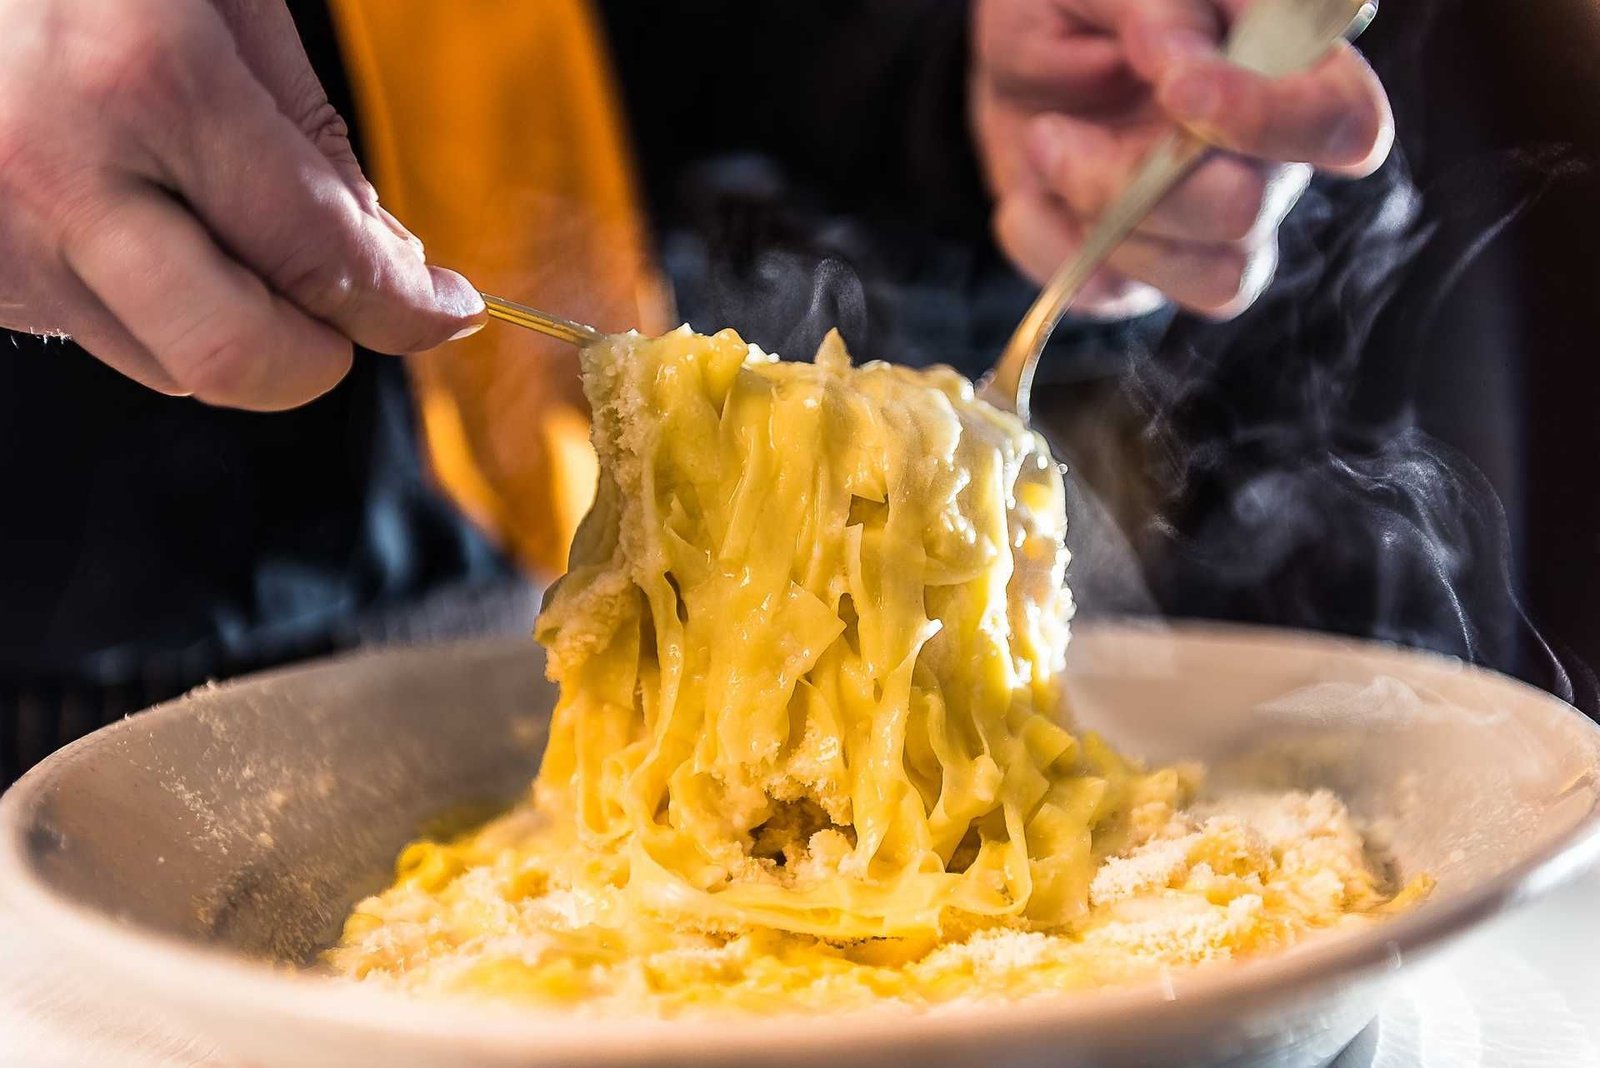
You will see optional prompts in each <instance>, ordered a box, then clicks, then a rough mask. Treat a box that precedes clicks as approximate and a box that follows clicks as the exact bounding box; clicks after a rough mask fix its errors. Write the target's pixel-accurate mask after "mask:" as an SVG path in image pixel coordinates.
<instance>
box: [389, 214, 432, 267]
mask: <svg viewBox="0 0 1600 1068" xmlns="http://www.w3.org/2000/svg"><path fill="white" fill-rule="evenodd" d="M377 208H378V218H380V219H382V220H383V222H384V225H385V226H387V227H388V228H389V232H390V233H392V234H394V236H396V237H398V238H399V239H400V240H402V241H404V242H405V243H406V244H408V245H410V246H411V248H412V249H413V251H415V252H416V254H417V256H418V258H420V259H421V260H422V261H423V262H427V258H428V254H427V250H426V249H425V248H423V246H422V239H421V238H419V237H417V235H416V234H414V233H412V232H411V231H410V230H407V229H406V228H405V224H403V223H402V222H401V221H400V220H399V219H396V218H395V217H394V216H393V215H391V214H390V213H389V209H388V208H386V207H384V206H383V205H382V204H379V205H377Z"/></svg>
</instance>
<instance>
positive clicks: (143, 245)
mask: <svg viewBox="0 0 1600 1068" xmlns="http://www.w3.org/2000/svg"><path fill="white" fill-rule="evenodd" d="M0 37H3V39H4V40H5V42H6V50H5V63H4V64H0V325H3V326H6V327H10V328H13V329H20V330H25V331H30V332H34V333H43V334H62V335H70V336H71V337H73V338H74V339H76V340H77V341H78V342H79V343H81V344H82V345H83V347H84V348H86V349H88V350H89V351H90V352H92V353H93V354H94V355H95V356H97V357H99V358H100V359H101V360H103V361H104V362H105V363H107V364H109V365H111V366H112V367H114V368H116V369H117V370H119V371H121V372H122V373H123V374H125V375H128V376H129V377H130V378H133V379H136V380H137V381H139V382H142V383H144V384H145V385H147V386H150V387H151V388H153V389H157V390H160V391H161V392H164V393H169V394H174V395H183V394H192V395H193V396H195V397H196V398H198V399H200V400H202V401H205V402H207V403H209V404H216V405H224V406H228V407H237V408H249V409H256V410H273V409H279V408H286V407H292V406H294V405H297V404H301V403H304V402H306V401H308V400H311V399H312V398H314V397H316V396H318V395H320V394H322V393H323V392H325V391H327V390H328V389H330V388H332V387H333V386H334V385H335V384H336V383H337V382H338V381H339V380H340V379H341V378H342V377H343V376H344V374H345V372H346V371H347V370H348V369H349V366H350V361H351V341H352V340H353V341H355V342H356V343H359V344H361V345H363V346H366V347H368V348H371V349H375V350H378V351H380V352H390V353H402V352H413V351H418V350H422V349H426V348H430V347H432V346H434V345H437V344H439V343H441V342H443V341H446V340H448V339H449V338H451V337H452V336H454V335H456V334H458V333H460V332H462V331H465V330H469V329H471V328H472V327H474V326H476V325H478V324H480V323H481V322H482V313H483V304H482V302H481V301H480V300H479V298H478V295H477V293H476V291H475V290H474V289H473V288H472V286H471V285H469V284H468V283H467V281H466V280H465V279H464V278H462V277H461V276H460V275H457V274H455V273H453V272H450V271H446V270H443V269H441V268H437V267H429V266H427V264H426V263H425V261H424V257H423V252H422V246H421V244H420V242H418V241H417V239H416V238H415V237H412V236H411V235H410V234H409V233H407V232H406V231H405V230H404V228H403V227H401V226H400V224H399V223H398V222H397V221H395V220H394V218H393V217H392V216H390V215H389V214H388V213H387V212H386V211H384V209H383V208H381V207H380V206H379V205H378V198H377V194H376V192H375V191H374V190H373V188H372V186H371V185H370V184H369V183H368V182H367V180H366V179H365V178H364V177H363V176H362V173H361V169H360V167H359V165H358V164H357V163H356V160H355V156H354V154H353V153H352V151H351V148H350V142H349V138H348V135H347V131H346V128H345V126H344V123H343V121H342V120H341V119H340V117H339V116H338V114H337V113H336V112H335V111H334V110H333V108H332V107H331V106H330V105H329V103H328V99H327V96H326V95H325V94H324V93H323V91H322V87H321V85H320V84H319V83H318V81H317V78H316V75H315V74H314V73H313V72H312V70H311V67H310V65H309V63H308V62H307V60H306V56H305V52H304V50H303V49H302V47H301V45H300V41H299V38H298V37H297V36H296V33H295V29H294V24H293V22H292V20H291V19H290V16H289V13H288V10H287V8H286V7H285V6H284V4H283V3H282V0H209V2H208V0H117V2H116V3H105V2H103V0H0Z"/></svg>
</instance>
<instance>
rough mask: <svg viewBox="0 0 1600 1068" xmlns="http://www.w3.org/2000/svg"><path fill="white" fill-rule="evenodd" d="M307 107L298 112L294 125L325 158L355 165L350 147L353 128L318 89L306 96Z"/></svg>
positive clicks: (298, 109) (302, 107)
mask: <svg viewBox="0 0 1600 1068" xmlns="http://www.w3.org/2000/svg"><path fill="white" fill-rule="evenodd" d="M306 97H307V101H308V102H307V103H306V104H304V105H302V106H301V107H299V108H297V109H296V112H297V113H298V117H297V118H296V119H295V125H297V126H298V127H299V128H300V131H301V132H302V133H304V134H305V136H306V138H307V140H309V141H310V142H311V143H312V144H313V145H315V146H316V148H317V151H319V152H321V153H322V154H323V155H324V156H325V157H327V158H328V159H331V160H335V161H338V162H341V163H344V162H354V161H355V151H354V149H352V148H351V145H350V125H349V123H347V122H345V119H344V116H343V115H341V114H339V110H338V109H337V108H335V107H334V106H333V105H332V104H330V103H329V102H328V99H327V97H325V96H324V95H323V94H322V91H321V89H320V88H318V87H313V88H312V89H310V90H308V91H307V93H306Z"/></svg>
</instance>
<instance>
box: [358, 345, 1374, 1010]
mask: <svg viewBox="0 0 1600 1068" xmlns="http://www.w3.org/2000/svg"><path fill="white" fill-rule="evenodd" d="M584 361H585V366H584V378H585V385H586V389H587V391H588V394H589V399H590V402H591V404H592V407H593V411H594V419H595V424H594V426H595V429H594V442H595V446H596V448H597V450H598V453H599V458H600V464H601V472H602V475H601V480H600V486H599V490H598V494H597V497H596V500H595V503H594V506H593V509H592V511H591V512H590V514H589V516H588V518H587V519H586V520H585V522H584V524H583V526H582V528H581V529H580V531H579V533H578V537H577V540H576V543H575V545H574V547H573V551H572V559H571V568H570V571H569V573H568V574H567V575H566V577H565V578H563V579H562V580H561V581H560V582H559V583H558V584H557V585H556V586H555V587H554V588H553V589H552V591H551V595H550V596H549V598H548V599H547V602H546V605H545V609H544V611H543V613H542V615H541V617H540V620H539V623H538V627H537V631H536V635H537V637H538V639H539V640H540V641H541V642H542V643H543V644H544V646H545V648H546V649H547V651H548V654H549V672H550V675H551V677H552V679H554V680H555V681H556V682H558V683H559V684H560V694H561V696H560V700H559V703H558V705H557V707H556V709H555V713H554V717H553V719H552V722H551V726H550V735H549V741H548V745H547V748H546V751H545V756H544V762H543V766H542V767H541V769H540V771H539V776H538V779H537V781H536V783H535V785H534V790H533V796H532V798H531V801H530V802H529V803H528V804H526V805H524V806H522V807H521V808H519V809H517V810H515V811H513V812H512V813H511V814H509V815H507V816H505V817H502V818H501V819H499V820H498V821H496V822H494V823H491V824H490V825H488V826H487V827H486V828H484V829H482V830H480V831H477V832H475V833H473V834H471V835H467V836H464V837H462V838H459V839H457V840H455V841H452V842H443V843H438V842H421V843H418V844H416V845H413V846H412V847H410V848H409V849H408V850H407V852H406V853H405V854H404V855H403V856H402V858H401V861H400V871H399V875H400V880H399V882H398V883H397V885H396V886H395V887H394V888H392V889H391V890H389V891H387V892H386V893H385V894H383V895H380V896H379V897H377V898H373V899H370V900H368V901H366V902H363V903H362V904H361V905H360V906H358V907H357V909H356V912H355V914H354V915H353V916H352V917H351V918H350V920H349V922H348V924H347V926H346V931H345V938H344V941H343V943H342V944H341V946H340V947H338V948H337V949H336V950H334V951H333V953H332V955H331V958H330V959H331V961H332V962H333V964H334V965H335V966H336V967H337V968H339V969H340V970H343V971H345V972H347V973H350V974H355V975H359V976H371V975H380V976H389V977H397V978H398V979H399V980H400V981H401V982H403V983H405V984H406V985H408V986H412V987H421V988H431V989H443V990H476V991H487V992H490V993H499V994H501V995H506V996H514V997H524V996H526V997H534V998H563V999H573V1000H580V1001H581V1000H588V1001H604V1000H607V999H610V1000H611V1001H612V1002H617V1001H621V1002H624V1003H626V1004H629V1005H644V1006H649V1005H652V1004H653V1005H654V1006H655V1007H657V1008H660V1007H662V1006H667V1005H672V1004H680V1005H681V1004H699V1003H724V1004H737V1005H742V1006H745V1007H773V1006H776V1005H789V1006H797V1005H800V1006H810V1007H813V1008H825V1007H829V1006H837V1005H839V1004H842V1003H851V1002H853V1001H860V1000H863V999H870V998H872V997H877V996H882V995H893V996H902V997H908V998H911V999H913V1000H917V999H921V1000H927V999H937V998H941V997H949V996H954V995H955V994H957V993H969V994H970V993H982V992H986V991H987V992H990V993H994V992H1019V991H1026V990H1028V989H1031V988H1047V987H1051V986H1053V987H1061V986H1070V985H1075V984H1081V983H1083V982H1091V981H1106V980H1113V979H1118V978H1123V977H1127V976H1129V975H1133V974H1137V972H1138V970H1139V968H1140V967H1148V966H1150V965H1151V964H1164V963H1178V962H1183V961H1188V960H1197V959H1206V958H1210V957H1216V956H1226V955H1228V954H1229V953H1231V952H1233V951H1234V950H1244V949H1251V948H1261V947H1264V946H1267V945H1273V944H1279V943H1281V942H1283V941H1286V940H1288V939H1290V938H1292V936H1293V935H1294V933H1295V932H1297V931H1299V930H1303V929H1306V928H1308V927H1311V926H1316V925H1325V924H1326V923H1331V922H1334V921H1336V920H1338V919H1339V918H1341V917H1343V916H1344V915H1346V914H1348V913H1353V912H1358V911H1361V910H1364V909H1368V908H1371V907H1373V906H1376V905H1378V904H1381V903H1382V902H1383V901H1384V900H1385V898H1386V896H1387V895H1386V894H1385V892H1384V881H1383V879H1382V877H1381V875H1380V874H1379V872H1378V871H1377V870H1376V869H1375V868H1374V867H1372V866H1371V865H1369V864H1368V863H1367V860H1366V857H1365V855H1364V853H1363V849H1362V843H1361V839H1360V836H1359V835H1358V834H1357V833H1356V832H1355V831H1354V830H1353V828H1352V827H1351V826H1350V825H1349V823H1348V818H1347V816H1346V815H1345V814H1344V812H1343V809H1342V806H1339V805H1338V803H1337V801H1335V800H1334V799H1332V798H1325V799H1324V798H1321V797H1311V798H1305V797H1300V798H1298V800H1295V802H1294V803H1295V804H1297V805H1300V806H1301V808H1302V809H1303V810H1304V814H1303V815H1302V816H1295V817H1293V818H1289V819H1285V818H1284V817H1283V815H1282V813H1278V814H1277V815H1272V816H1269V818H1266V819H1265V820H1262V819H1256V820H1255V822H1254V823H1252V822H1251V818H1247V817H1235V816H1229V815H1226V814H1220V815H1216V816H1214V817H1211V818H1207V819H1200V818H1198V817H1191V816H1189V815H1186V814H1184V813H1182V812H1181V811H1180V810H1181V809H1182V806H1183V805H1184V804H1186V803H1187V801H1188V800H1189V796H1190V793H1191V792H1192V789H1193V787H1194V785H1195V781H1196V776H1197V772H1196V771H1195V770H1194V769H1185V768H1163V769H1159V770H1155V771H1145V770H1143V769H1141V768H1140V767H1138V766H1137V765H1135V764H1133V763H1131V762H1128V761H1125V760H1123V759H1122V758H1121V757H1119V756H1118V755H1117V754H1115V753H1113V752H1112V751H1111V750H1110V749H1109V748H1107V747H1106V746H1105V745H1104V744H1103V743H1102V742H1100V740H1099V739H1097V738H1096V737H1094V736H1093V735H1092V734H1086V735H1083V736H1081V737H1075V736H1074V735H1073V734H1071V733H1069V731H1068V730H1067V729H1066V728H1065V727H1064V726H1063V725H1062V723H1061V722H1060V721H1059V719H1058V709H1059V707H1060V698H1061V695H1060V693H1059V683H1060V675H1061V671H1062V664H1063V658H1064V655H1065V650H1066V646H1067V638H1068V621H1069V619H1070V617H1071V615H1072V601H1071V598H1070V595H1069V594H1068V592H1067V589H1066V585H1065V582H1064V571H1065V567H1066V563H1067V552H1066V549H1065V542H1064V536H1065V527H1066V513H1065V506H1064V499H1063V488H1062V480H1061V474H1060V471H1059V469H1058V468H1057V466H1056V464H1055V462H1054V461H1053V460H1052V459H1051V457H1050V455H1049V451H1048V449H1047V448H1046V446H1045V443H1044V442H1043V440H1042V439H1041V438H1039V437H1038V436H1037V435H1035V434H1033V433H1031V432H1030V431H1029V430H1028V429H1027V428H1026V427H1025V426H1023V424H1021V423H1020V422H1019V421H1018V420H1017V419H1015V418H1014V417H1012V416H1010V415H1008V414H1005V413H1001V412H998V411H996V410H995V409H993V408H991V407H989V406H988V405H986V404H984V403H982V402H981V401H979V400H978V399H977V398H975V396H974V394H973V389H972V386H971V384H970V383H968V382H967V381H966V380H965V379H963V378H961V377H960V376H959V375H957V374H955V373H954V372H953V371H950V370H948V369H935V370H928V371H914V370H908V369H904V368H899V367H891V366H888V365H885V364H876V363H874V364H867V365H865V366H863V367H859V368H858V367H852V366H851V362H850V357H849V355H848V354H847V353H846V352H845V349H844V346H843V344H842V342H841V341H840V340H839V338H838V337H837V335H830V336H829V338H828V340H827V341H826V343H825V344H824V345H823V347H822V349H821V351H820V352H819V353H818V354H817V358H816V360H815V362H814V363H809V364H802V363H786V362H780V361H778V360H776V359H774V358H772V357H770V356H768V355H766V354H764V353H762V352H760V351H759V350H757V349H755V348H753V347H751V346H748V345H747V344H746V343H745V342H744V341H742V340H741V339H740V338H739V337H738V335H736V334H734V333H733V332H731V331H724V332H723V333H721V334H718V335H716V336H715V337H710V338H708V337H703V336H699V335H696V334H693V333H691V332H689V330H688V329H687V328H684V329H680V330H678V331H676V332H674V333H671V334H668V335H666V336H665V337H661V338H657V339H646V338H642V337H639V336H637V335H628V336H623V337H618V338H615V339H612V340H611V341H609V342H607V343H605V344H602V345H599V346H595V347H592V348H590V349H589V350H588V351H587V352H586V353H585V356H584ZM1307 806H1309V807H1307ZM1318 806H1322V807H1318ZM1327 806H1332V807H1327ZM1262 811H1267V810H1266V809H1263V810H1262ZM1296 811H1299V810H1296ZM1274 821H1275V822H1274ZM1297 821H1298V822H1297ZM1284 827H1290V828H1292V829H1293V830H1291V831H1289V832H1286V831H1284V830H1283V828H1284ZM1296 834H1302V835H1303V836H1304V837H1305V838H1307V839H1308V840H1309V839H1311V838H1313V837H1320V839H1321V844H1320V845H1319V846H1318V850H1320V852H1319V851H1313V853H1311V854H1307V853H1305V852H1304V851H1301V852H1299V853H1297V852H1295V850H1294V849H1293V848H1288V849H1287V852H1286V845H1287V846H1288V847H1293V846H1294V845H1295V843H1296V842H1297V841H1298V839H1297V838H1295V835H1296ZM1274 835H1276V836H1277V838H1276V839H1274V837H1273V836H1274ZM1279 839H1281V841H1280V840H1279ZM1286 857H1287V858H1288V859H1287V860H1286V859H1285V858H1286ZM1308 857H1313V858H1314V859H1315V863H1314V864H1313V863H1310V862H1309V861H1308V859H1307V858H1308ZM1119 858H1120V859H1119ZM1140 858H1143V859H1140ZM1118 864H1121V865H1122V867H1121V868H1118V867H1117V865H1118ZM1146 869H1149V871H1148V872H1147V871H1146ZM1151 872H1153V873H1154V874H1150V873H1151ZM1196 876H1198V878H1199V880H1200V882H1199V884H1198V885H1197V886H1196V887H1187V886H1186V882H1187V881H1189V880H1191V879H1192V878H1194V877H1196ZM1307 879H1312V880H1316V879H1320V880H1321V882H1320V883H1316V884H1315V885H1312V884H1310V883H1307V882H1306V880H1307ZM1174 900H1176V901H1177V911H1176V912H1174V911H1173V909H1172V907H1170V906H1171V902H1172V901H1174ZM1163 901H1165V902H1167V903H1168V904H1164V905H1163V904H1159V903H1160V902H1163ZM1163 913H1164V914H1165V915H1166V916H1167V918H1168V921H1171V922H1167V923H1166V926H1163V922H1166V921H1161V919H1160V916H1161V914H1163ZM1174 923H1175V924H1176V926H1173V924H1174ZM1195 932H1199V933H1198V934H1197V933H1195ZM1018 938H1022V939H1027V938H1033V939H1035V940H1036V941H1035V942H1030V943H1026V946H1027V947H1028V948H1026V951H1025V952H1024V951H1023V949H1019V948H1018V947H1019V946H1023V945H1024V943H1019V942H1016V941H1015V940H1016V939H1018ZM1005 939H1011V940H1012V941H1010V942H1007V941H1005ZM1040 940H1042V941H1040ZM1097 940H1098V941H1097ZM1119 945H1120V946H1122V948H1121V949H1119V950H1117V952H1116V953H1112V954H1110V955H1109V956H1108V955H1107V954H1106V952H1105V950H1106V947H1107V946H1119ZM1118 953H1120V956H1118ZM941 954H942V956H941ZM1008 955H1009V956H1008ZM1006 959H1010V960H1012V961H1013V964H1012V966H1010V967H1009V968H1007V967H1001V966H1000V965H997V964H996V963H995V962H996V961H997V960H998V961H1002V962H1003V961H1004V960H1006ZM985 961H986V962H987V964H984V963H983V962H985ZM984 967H987V969H988V971H987V972H984V973H983V974H985V975H987V976H988V979H980V978H979V977H978V973H979V972H980V971H982V970H983V968H984Z"/></svg>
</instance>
